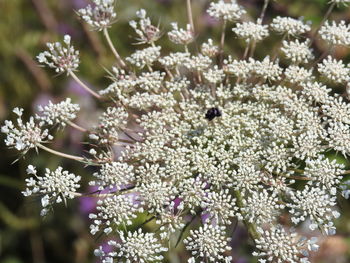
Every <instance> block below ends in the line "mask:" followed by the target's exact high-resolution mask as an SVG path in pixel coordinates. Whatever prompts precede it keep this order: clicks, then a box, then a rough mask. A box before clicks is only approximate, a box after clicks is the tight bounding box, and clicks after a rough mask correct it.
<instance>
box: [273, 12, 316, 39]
mask: <svg viewBox="0 0 350 263" xmlns="http://www.w3.org/2000/svg"><path fill="white" fill-rule="evenodd" d="M270 27H271V28H272V30H273V31H275V32H277V33H280V34H287V35H289V36H298V35H301V34H304V33H306V32H309V31H310V30H311V27H310V26H309V25H308V24H305V23H304V22H303V21H302V20H298V19H294V18H291V17H281V16H278V17H276V18H274V19H273V20H272V23H271V24H270Z"/></svg>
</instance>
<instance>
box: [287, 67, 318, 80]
mask: <svg viewBox="0 0 350 263" xmlns="http://www.w3.org/2000/svg"><path fill="white" fill-rule="evenodd" d="M284 76H285V79H286V80H287V81H288V82H290V83H292V84H301V83H304V82H308V81H310V80H312V78H313V76H312V70H307V69H306V68H303V67H299V66H296V65H290V66H289V67H288V68H286V69H285V71H284Z"/></svg>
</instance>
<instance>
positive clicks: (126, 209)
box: [89, 195, 143, 235]
mask: <svg viewBox="0 0 350 263" xmlns="http://www.w3.org/2000/svg"><path fill="white" fill-rule="evenodd" d="M142 205H143V204H142V203H140V202H138V203H137V202H136V201H135V198H134V196H133V195H114V196H112V197H107V198H105V199H102V200H99V201H98V202H97V206H96V210H97V213H96V214H93V213H92V214H90V215H89V218H90V219H92V220H93V223H92V224H91V225H90V232H91V234H93V235H95V234H96V233H97V232H98V231H100V230H102V229H103V232H104V233H106V234H109V233H111V232H112V231H113V227H114V225H120V224H123V223H125V224H127V225H131V224H132V221H131V220H132V219H135V218H136V217H137V215H136V214H137V213H142V212H143V208H142Z"/></svg>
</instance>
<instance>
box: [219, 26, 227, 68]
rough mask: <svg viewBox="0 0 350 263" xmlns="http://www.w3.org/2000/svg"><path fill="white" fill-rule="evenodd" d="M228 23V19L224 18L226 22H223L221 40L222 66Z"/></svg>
mask: <svg viewBox="0 0 350 263" xmlns="http://www.w3.org/2000/svg"><path fill="white" fill-rule="evenodd" d="M226 25H227V22H226V20H224V22H223V23H222V31H221V40H220V65H221V66H222V61H223V58H224V46H225V37H226Z"/></svg>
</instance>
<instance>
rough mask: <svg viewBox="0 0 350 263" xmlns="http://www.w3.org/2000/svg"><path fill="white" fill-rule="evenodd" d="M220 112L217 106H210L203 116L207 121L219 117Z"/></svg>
mask: <svg viewBox="0 0 350 263" xmlns="http://www.w3.org/2000/svg"><path fill="white" fill-rule="evenodd" d="M221 115H222V113H221V111H220V110H219V109H218V108H210V109H209V110H208V111H207V113H206V114H205V118H206V119H207V120H209V121H211V120H213V119H214V118H215V117H221Z"/></svg>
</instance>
